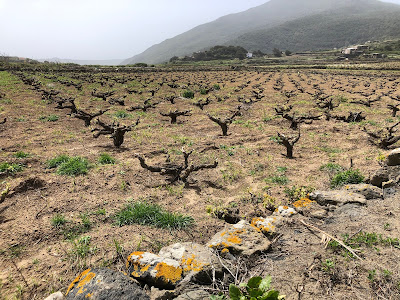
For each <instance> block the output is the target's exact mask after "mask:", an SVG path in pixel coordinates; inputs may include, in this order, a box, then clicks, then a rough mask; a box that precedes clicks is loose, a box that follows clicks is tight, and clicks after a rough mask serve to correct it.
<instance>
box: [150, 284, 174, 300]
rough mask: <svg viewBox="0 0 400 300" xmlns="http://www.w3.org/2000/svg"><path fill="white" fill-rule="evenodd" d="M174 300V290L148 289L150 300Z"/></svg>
mask: <svg viewBox="0 0 400 300" xmlns="http://www.w3.org/2000/svg"><path fill="white" fill-rule="evenodd" d="M174 298H176V292H175V291H174V290H160V289H158V288H156V287H154V286H152V287H151V289H150V300H172V299H174Z"/></svg>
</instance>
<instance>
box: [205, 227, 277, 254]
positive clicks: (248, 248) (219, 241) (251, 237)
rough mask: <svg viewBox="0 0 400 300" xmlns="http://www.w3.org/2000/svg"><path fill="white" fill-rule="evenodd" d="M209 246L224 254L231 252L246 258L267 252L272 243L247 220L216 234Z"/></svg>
mask: <svg viewBox="0 0 400 300" xmlns="http://www.w3.org/2000/svg"><path fill="white" fill-rule="evenodd" d="M207 245H208V246H209V247H210V248H213V249H216V250H218V251H220V252H221V253H222V254H223V253H226V252H229V253H232V254H234V255H237V254H241V255H244V256H252V255H254V254H258V253H260V252H265V251H267V250H268V249H269V248H270V247H271V243H270V241H269V240H268V239H267V238H266V237H265V236H264V235H263V234H262V233H261V231H260V230H258V229H257V228H255V227H253V226H251V225H250V224H249V223H248V222H247V221H246V220H242V221H240V222H239V223H237V224H235V225H227V226H226V227H225V229H224V230H222V231H220V232H218V233H217V234H215V235H214V236H213V237H212V238H211V240H210V241H209V242H208V244H207Z"/></svg>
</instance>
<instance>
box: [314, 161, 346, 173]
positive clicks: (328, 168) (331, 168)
mask: <svg viewBox="0 0 400 300" xmlns="http://www.w3.org/2000/svg"><path fill="white" fill-rule="evenodd" d="M319 169H320V170H321V171H325V172H328V173H331V174H334V173H337V172H340V171H343V170H344V168H343V167H342V166H341V165H338V164H335V163H327V164H325V165H322V166H320V167H319Z"/></svg>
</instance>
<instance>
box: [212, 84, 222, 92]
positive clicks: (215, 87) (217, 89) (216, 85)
mask: <svg viewBox="0 0 400 300" xmlns="http://www.w3.org/2000/svg"><path fill="white" fill-rule="evenodd" d="M213 89H214V90H216V91H219V90H220V89H221V87H220V86H219V84H214V85H213Z"/></svg>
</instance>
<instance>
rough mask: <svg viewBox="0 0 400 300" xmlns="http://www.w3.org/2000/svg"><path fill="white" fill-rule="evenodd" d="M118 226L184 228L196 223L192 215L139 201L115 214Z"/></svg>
mask: <svg viewBox="0 0 400 300" xmlns="http://www.w3.org/2000/svg"><path fill="white" fill-rule="evenodd" d="M114 218H115V221H116V224H117V225H118V226H124V225H131V224H135V223H136V224H140V225H151V226H155V227H159V228H167V229H184V228H186V227H191V226H192V225H193V224H194V219H193V218H192V217H190V216H184V215H181V214H175V213H171V212H167V211H164V210H163V209H162V208H161V207H160V206H159V205H157V204H150V203H147V202H142V201H137V202H133V203H129V204H127V205H126V206H125V207H124V208H123V209H122V210H120V211H119V212H118V213H117V214H116V215H115V217H114Z"/></svg>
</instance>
